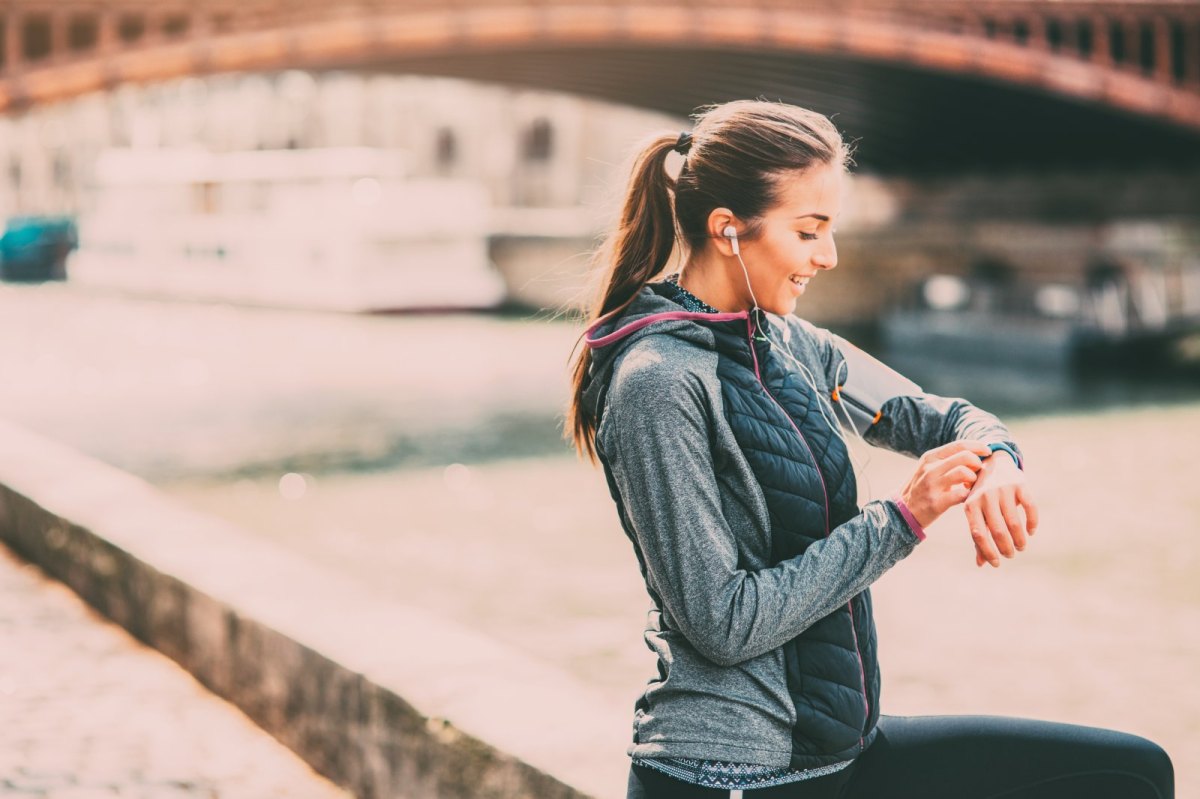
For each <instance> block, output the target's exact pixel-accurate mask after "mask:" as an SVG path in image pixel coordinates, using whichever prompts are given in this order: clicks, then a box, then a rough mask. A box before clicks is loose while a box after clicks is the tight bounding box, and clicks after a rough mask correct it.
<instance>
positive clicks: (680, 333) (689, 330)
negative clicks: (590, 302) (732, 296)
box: [583, 283, 749, 419]
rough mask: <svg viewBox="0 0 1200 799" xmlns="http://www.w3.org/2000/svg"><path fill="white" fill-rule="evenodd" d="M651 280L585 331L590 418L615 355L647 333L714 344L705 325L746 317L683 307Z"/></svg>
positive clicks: (704, 345)
mask: <svg viewBox="0 0 1200 799" xmlns="http://www.w3.org/2000/svg"><path fill="white" fill-rule="evenodd" d="M657 286H661V284H656V283H650V284H647V285H645V286H643V287H642V289H641V291H639V292H638V293H637V295H636V296H635V297H634V298H633V301H632V302H631V303H630V304H629V305H628V306H627V307H626V308H625V310H624V311H622V312H621V313H620V314H619V315H617V316H615V317H601V318H600V319H598V320H596V321H595V322H594V323H593V324H592V325H591V326H590V327H589V328H588V329H587V331H586V333H585V334H584V335H585V338H584V341H585V343H586V345H587V346H588V347H589V348H590V349H591V351H592V362H591V365H590V367H589V368H588V375H587V379H586V381H585V385H584V392H583V406H584V408H585V409H586V410H587V412H588V413H589V414H591V416H592V417H593V418H596V419H598V418H599V411H600V408H601V407H602V405H603V402H604V394H605V392H606V391H607V390H608V383H609V380H610V379H611V378H612V369H613V366H614V364H615V363H616V361H617V358H618V357H619V356H620V355H621V353H623V352H624V351H625V350H626V349H627V348H629V347H630V346H632V345H633V344H634V343H636V342H638V341H641V340H642V339H643V338H645V337H646V336H664V335H665V336H675V337H676V338H679V339H683V340H684V341H687V342H689V343H691V344H693V345H695V346H697V347H702V348H704V349H709V350H711V349H715V348H716V336H715V335H714V334H713V331H712V329H711V328H709V327H708V325H710V324H713V323H720V322H736V321H741V322H743V323H745V320H746V319H748V318H749V312H748V311H738V312H736V313H716V314H714V313H705V312H702V311H687V310H684V309H683V308H681V307H680V306H679V304H678V303H676V302H675V301H674V300H671V299H669V298H668V297H665V296H663V295H661V294H659V293H658V292H657V291H656V290H655V288H656V287H657Z"/></svg>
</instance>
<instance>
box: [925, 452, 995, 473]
mask: <svg viewBox="0 0 1200 799" xmlns="http://www.w3.org/2000/svg"><path fill="white" fill-rule="evenodd" d="M957 468H964V469H970V470H971V472H972V473H973V474H974V473H975V472H978V471H979V470H980V469H982V468H983V459H982V458H980V457H979V456H978V455H976V454H975V453H974V452H971V451H970V450H963V451H962V452H956V453H954V454H953V455H951V456H949V457H948V458H943V459H942V460H940V461H938V462H937V463H936V464H934V465H933V466H931V467H930V468H929V471H930V473H931V474H933V475H934V476H941V475H943V474H946V473H947V472H949V471H950V470H952V469H957Z"/></svg>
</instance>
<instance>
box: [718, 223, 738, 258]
mask: <svg viewBox="0 0 1200 799" xmlns="http://www.w3.org/2000/svg"><path fill="white" fill-rule="evenodd" d="M721 233H722V234H723V235H724V236H725V238H727V239H729V243H730V244H731V245H732V246H733V254H734V255H741V254H742V249H741V247H739V246H738V240H737V228H735V227H734V226H733V225H726V226H725V229H724V230H722V231H721Z"/></svg>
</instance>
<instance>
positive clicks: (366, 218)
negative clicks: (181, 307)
mask: <svg viewBox="0 0 1200 799" xmlns="http://www.w3.org/2000/svg"><path fill="white" fill-rule="evenodd" d="M489 212H490V203H489V198H488V194H487V191H486V188H485V187H484V185H483V184H481V183H479V182H477V181H468V180H457V179H410V178H408V177H407V176H406V169H405V163H404V154H403V153H399V152H396V151H391V150H377V149H370V148H327V149H308V150H276V151H249V152H233V153H212V152H208V151H203V150H110V151H106V152H104V153H102V154H101V155H100V157H99V158H98V160H97V163H96V170H95V179H94V182H93V184H92V186H91V187H90V190H89V193H88V198H87V203H86V204H85V206H84V209H83V210H82V211H81V212H80V214H79V249H78V250H77V251H76V252H75V253H73V254H72V256H71V258H70V260H69V262H68V265H67V267H68V275H69V279H70V280H71V281H73V282H78V283H82V284H88V285H96V286H105V287H110V288H116V289H121V290H126V291H130V292H136V293H141V294H152V295H159V296H172V297H184V298H192V299H203V300H216V301H226V302H237V303H247V304H255V305H270V306H283V307H298V308H315V309H327V310H339V311H386V310H399V309H430V308H489V307H494V306H496V305H498V304H499V303H500V302H502V301H503V300H504V298H505V294H506V290H505V284H504V280H503V278H502V277H501V275H500V273H499V272H498V271H497V270H496V269H495V268H494V266H493V265H492V263H491V262H490V260H489V256H488V225H489Z"/></svg>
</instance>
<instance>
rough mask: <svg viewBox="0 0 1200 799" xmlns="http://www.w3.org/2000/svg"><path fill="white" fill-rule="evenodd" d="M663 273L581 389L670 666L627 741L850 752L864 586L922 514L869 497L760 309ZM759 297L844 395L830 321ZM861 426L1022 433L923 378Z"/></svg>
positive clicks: (694, 748) (869, 705)
mask: <svg viewBox="0 0 1200 799" xmlns="http://www.w3.org/2000/svg"><path fill="white" fill-rule="evenodd" d="M665 293H666V290H664V288H663V286H662V284H655V283H651V284H649V285H647V286H646V287H644V288H643V289H642V290H641V291H640V292H639V294H638V295H637V296H636V298H635V299H634V301H633V302H632V303H631V305H630V306H629V307H628V308H627V309H626V310H625V311H624V312H623V313H621V314H620V315H619V317H617V318H615V319H607V320H601V322H599V323H597V324H596V325H593V327H592V328H591V329H589V331H588V338H587V343H588V346H589V347H591V348H592V357H593V361H592V365H591V369H590V371H589V375H588V378H587V381H586V383H585V387H584V399H583V408H584V410H585V412H587V413H589V414H591V415H593V417H594V418H596V419H597V420H598V426H597V431H596V447H597V454H598V456H599V458H600V461H601V463H602V465H603V467H604V471H605V475H606V477H607V479H608V484H609V489H610V492H611V494H612V496H613V499H614V501H615V502H616V505H617V510H618V514H619V516H620V520H621V523H622V526H623V528H624V530H625V532H626V534H627V535H628V536H629V538H630V540H631V541H632V543H633V547H634V551H635V554H636V555H637V557H638V561H639V564H640V566H641V570H642V575H643V577H644V579H645V581H646V588H647V592H648V593H649V595H650V598H651V601H652V603H653V608H652V609H651V610H650V612H649V613H648V616H647V626H646V630H645V640H646V643H647V645H648V646H649V648H650V649H651V650H652V651H653V652H654V653H655V654H656V655H657V656H658V669H657V674H656V675H655V676H653V677H652V678H651V679H650V680H649V682H648V684H647V685H646V688H645V691H644V693H643V694H642V696H641V697H640V698H639V699H638V701H637V703H636V705H635V711H634V719H633V742H632V745H631V746H630V748H629V750H628V754H630V755H632V756H634V757H638V758H655V757H659V758H699V759H711V760H725V761H732V762H739V763H756V764H761V765H765V766H776V767H792V768H815V767H821V766H830V765H832V764H836V763H841V762H845V761H848V760H851V759H853V758H854V757H856V756H857V755H858V754H859V753H861V752H862V751H863V750H864V749H865V748H866V747H867V746H869V745H870V743H871V741H872V739H873V738H874V735H875V723H876V722H877V720H878V715H879V709H878V698H879V684H880V683H879V671H878V666H877V662H876V659H875V632H874V624H873V620H872V617H871V605H870V592H869V590H868V586H869V585H870V584H871V583H872V582H874V581H875V580H876V579H878V578H879V576H880V575H882V574H883V573H884V572H885V571H886V570H887V569H888V568H890V567H891V566H893V565H894V564H895V563H897V562H898V561H899V560H901V559H902V558H904V557H906V556H907V555H908V554H909V553H910V552H912V550H913V548H914V547H915V546H916V545H917V543H918V541H919V538H920V536H921V535H923V533H920V534H919V533H918V532H917V531H915V530H914V527H913V526H911V525H910V523H909V521H906V515H905V511H906V509H903V510H902V508H901V507H900V506H899V505H898V503H897V502H895V501H893V500H882V501H873V502H869V503H867V504H866V505H865V506H863V507H861V508H860V507H859V506H858V504H857V497H856V493H857V490H856V488H855V485H854V474H853V469H852V468H850V465H849V461H848V459H847V458H846V454H845V447H844V444H842V442H841V441H840V439H838V437H837V436H835V435H833V434H832V432H831V431H829V430H826V431H825V432H824V433H822V432H821V427H822V422H821V419H823V418H826V417H824V416H820V415H818V414H817V405H818V404H819V401H817V400H816V397H815V396H813V392H812V391H811V389H810V388H808V387H807V383H805V382H802V381H800V379H799V377H798V375H799V372H800V370H799V368H798V367H796V366H795V365H794V364H793V363H792V362H791V361H790V359H789V358H786V357H781V356H780V355H779V354H778V353H777V352H776V351H774V350H773V349H772V348H771V347H769V346H768V345H766V344H765V343H764V342H763V341H762V340H761V337H760V336H759V337H756V335H755V334H756V333H757V332H758V331H757V329H756V326H755V323H754V317H751V315H750V314H748V313H747V312H740V313H735V314H703V313H694V312H689V311H684V310H683V309H682V308H681V307H680V306H679V305H677V304H675V303H674V302H673V301H671V300H670V299H667V297H666V296H663V295H664V294H665ZM765 316H766V317H767V318H768V319H769V322H770V325H771V330H770V333H771V335H772V337H773V339H774V340H775V341H776V342H778V343H782V344H783V345H784V346H786V347H787V348H788V351H789V352H790V354H791V356H792V357H794V358H795V359H796V360H798V361H799V362H800V363H801V364H804V365H805V366H806V367H807V368H808V370H809V372H810V373H811V375H812V377H813V378H814V379H815V381H816V382H817V388H818V390H819V391H820V392H822V393H823V394H824V396H826V397H829V396H831V394H832V392H833V390H834V387H835V385H836V384H837V380H836V377H835V376H837V375H841V376H843V377H844V376H845V375H846V370H845V365H844V363H843V362H842V358H841V356H840V353H839V352H838V350H837V348H836V346H835V345H834V344H833V341H832V338H831V335H830V334H829V333H828V331H826V330H823V329H821V328H817V327H815V326H813V325H811V324H809V323H808V322H805V321H803V320H800V319H798V318H795V317H787V318H782V317H779V316H775V315H772V314H766V315H765ZM756 339H757V340H756ZM842 382H843V383H845V382H846V381H845V379H843V381H842ZM806 396H807V397H808V399H807V400H805V399H804V398H805V397H806ZM751 400H752V401H751ZM759 400H761V401H762V402H761V403H760V404H754V403H756V402H759ZM768 400H771V401H772V402H770V403H768V402H767V401H768ZM803 402H808V405H807V406H805V405H804V404H803ZM805 408H807V409H808V410H805ZM824 427H825V428H828V424H824ZM866 438H867V441H868V442H869V443H872V444H874V445H877V446H883V447H886V448H888V449H891V450H894V451H897V452H903V453H907V454H910V455H913V456H918V455H920V454H921V453H923V452H924V451H926V450H928V449H931V448H933V447H936V446H940V445H942V444H945V443H948V442H950V441H953V440H955V439H959V438H978V439H982V440H984V441H996V442H1003V443H1006V444H1008V445H1009V446H1012V447H1013V448H1014V449H1016V445H1015V444H1014V443H1013V442H1012V441H1011V437H1010V435H1009V433H1008V430H1007V429H1006V428H1005V427H1004V426H1003V425H1002V424H1001V423H1000V422H999V421H998V420H997V419H996V418H995V417H994V416H992V415H991V414H988V413H986V412H984V411H981V410H979V409H978V408H975V407H974V406H972V405H971V404H970V403H967V402H965V401H964V400H958V399H946V398H942V397H935V396H932V395H927V394H921V395H916V396H905V397H896V398H893V399H891V400H889V401H888V402H887V403H886V404H885V405H884V408H883V412H882V415H881V417H880V418H879V420H878V422H877V423H876V424H875V425H873V426H872V427H871V428H870V430H869V431H868V433H867V436H866ZM814 466H815V467H816V468H814ZM822 499H823V508H822ZM908 518H911V517H908ZM912 524H913V525H915V521H914V522H913V523H912Z"/></svg>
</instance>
